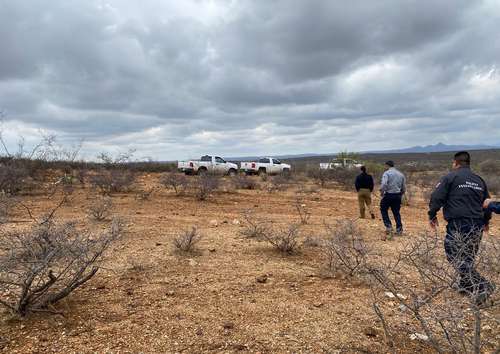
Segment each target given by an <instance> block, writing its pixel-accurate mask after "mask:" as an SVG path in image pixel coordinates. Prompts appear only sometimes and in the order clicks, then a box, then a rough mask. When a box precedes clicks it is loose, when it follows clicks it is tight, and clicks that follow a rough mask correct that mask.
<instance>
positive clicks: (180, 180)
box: [159, 172, 190, 195]
mask: <svg viewBox="0 0 500 354" xmlns="http://www.w3.org/2000/svg"><path fill="white" fill-rule="evenodd" d="M159 182H160V184H161V185H162V186H163V187H165V188H167V189H173V190H174V192H175V194H176V195H183V194H184V193H186V191H187V190H188V189H189V184H190V183H189V179H188V177H187V176H186V175H185V174H183V173H177V172H166V173H163V174H162V175H161V176H160V180H159Z"/></svg>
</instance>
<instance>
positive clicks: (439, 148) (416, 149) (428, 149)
mask: <svg viewBox="0 0 500 354" xmlns="http://www.w3.org/2000/svg"><path fill="white" fill-rule="evenodd" d="M496 149H500V144H499V145H498V146H494V145H446V144H443V143H438V144H435V145H425V146H412V147H409V148H403V149H394V150H378V151H363V152H361V153H362V154H412V153H413V154H415V153H433V152H448V151H460V150H496ZM335 155H336V154H335V153H331V154H328V153H325V154H315V153H310V154H297V155H279V156H272V155H271V157H274V158H277V159H283V160H286V159H300V158H307V157H315V156H335ZM259 157H262V156H245V157H231V158H227V160H229V161H251V160H256V159H258V158H259Z"/></svg>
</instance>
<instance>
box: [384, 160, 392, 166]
mask: <svg viewBox="0 0 500 354" xmlns="http://www.w3.org/2000/svg"><path fill="white" fill-rule="evenodd" d="M385 164H386V165H387V166H389V167H394V161H392V160H389V161H387V162H386V163H385Z"/></svg>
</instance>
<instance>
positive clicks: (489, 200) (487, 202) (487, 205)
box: [483, 199, 492, 209]
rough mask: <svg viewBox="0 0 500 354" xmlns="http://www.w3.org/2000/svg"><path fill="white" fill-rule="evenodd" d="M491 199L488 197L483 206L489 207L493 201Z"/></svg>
mask: <svg viewBox="0 0 500 354" xmlns="http://www.w3.org/2000/svg"><path fill="white" fill-rule="evenodd" d="M491 201H492V200H491V199H486V200H485V201H484V203H483V208H484V209H488V207H489V206H490V203H491Z"/></svg>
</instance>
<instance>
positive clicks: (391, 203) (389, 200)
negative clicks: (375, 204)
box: [380, 193, 403, 232]
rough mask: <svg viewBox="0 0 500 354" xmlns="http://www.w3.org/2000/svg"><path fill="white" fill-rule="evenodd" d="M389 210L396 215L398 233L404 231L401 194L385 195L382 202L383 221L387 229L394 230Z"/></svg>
mask: <svg viewBox="0 0 500 354" xmlns="http://www.w3.org/2000/svg"><path fill="white" fill-rule="evenodd" d="M389 208H390V209H391V211H392V215H394V221H395V222H396V231H398V232H401V231H403V223H402V222H401V214H400V211H401V194H400V193H397V194H393V193H385V194H384V197H383V198H382V200H381V201H380V212H381V214H382V220H383V221H384V225H385V227H386V228H387V229H392V223H391V219H390V218H389Z"/></svg>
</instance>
